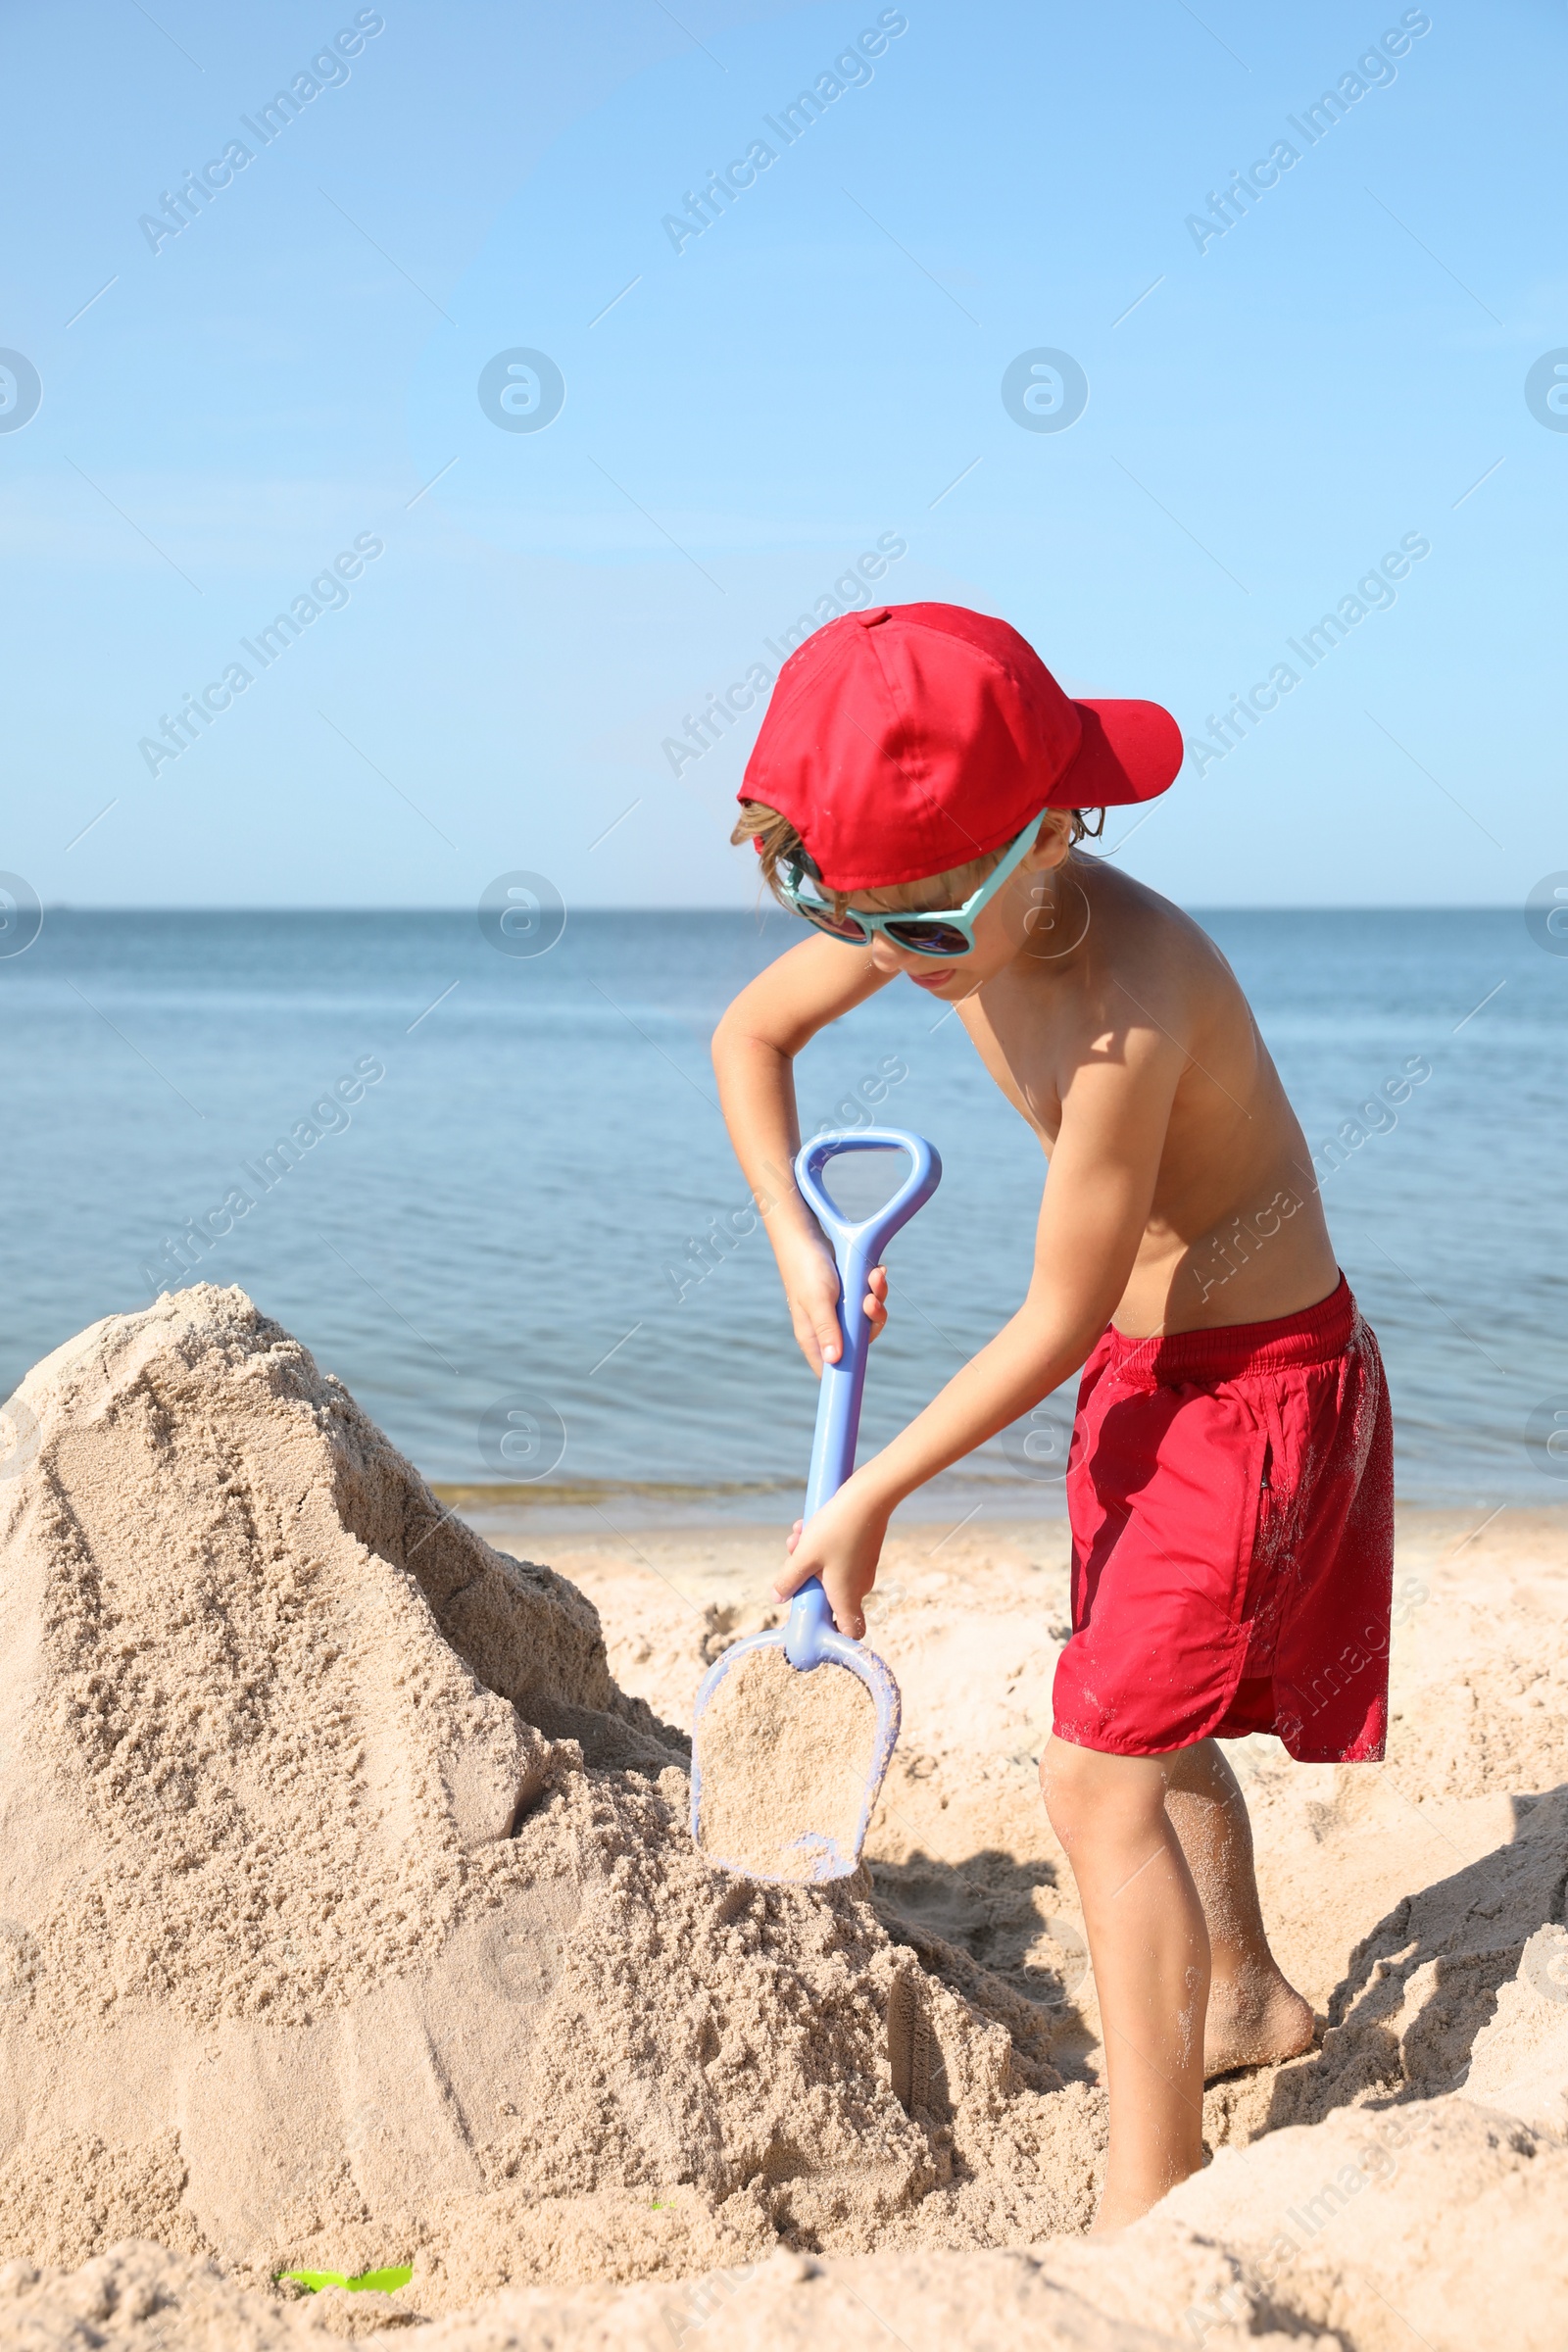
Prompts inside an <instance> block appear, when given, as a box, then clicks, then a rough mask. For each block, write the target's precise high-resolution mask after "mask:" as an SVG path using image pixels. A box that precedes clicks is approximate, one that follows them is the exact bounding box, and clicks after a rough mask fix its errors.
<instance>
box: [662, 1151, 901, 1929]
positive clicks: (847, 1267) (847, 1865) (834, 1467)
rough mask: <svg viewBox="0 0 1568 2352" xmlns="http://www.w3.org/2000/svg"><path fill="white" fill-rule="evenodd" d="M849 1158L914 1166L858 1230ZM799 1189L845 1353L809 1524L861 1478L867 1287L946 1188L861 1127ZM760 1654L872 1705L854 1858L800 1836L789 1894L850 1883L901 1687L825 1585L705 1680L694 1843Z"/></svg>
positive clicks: (799, 1173)
mask: <svg viewBox="0 0 1568 2352" xmlns="http://www.w3.org/2000/svg"><path fill="white" fill-rule="evenodd" d="M840 1152H907V1154H908V1156H909V1159H910V1162H911V1165H910V1168H909V1172H908V1174H907V1177H906V1178H905V1180H904V1182H903V1184H902V1185H901V1186H900V1187H899V1190H898V1191H897V1192H896V1193H895V1194H894V1196H893V1198H892V1200H891V1201H885V1202H884V1203H883V1205H882V1207H881V1208H879V1209H877V1210H876V1211H875V1212H874V1213H873V1214H872V1215H871V1216H869V1217H867V1218H866V1219H865V1220H864V1221H863V1223H861V1224H858V1225H857V1224H852V1223H851V1222H850V1220H849V1219H848V1218H847V1217H845V1216H844V1215H843V1214H842V1212H841V1211H840V1210H839V1208H838V1207H837V1206H836V1205H835V1203H834V1202H833V1201H831V1200H830V1199H829V1197H828V1195H827V1194H826V1192H825V1191H824V1190H823V1188H822V1170H823V1169H824V1168H825V1167H826V1165H827V1163H828V1161H829V1160H830V1159H834V1158H836V1157H837V1156H838V1154H839V1153H840ZM795 1181H796V1183H797V1184H798V1185H799V1186H800V1188H801V1193H802V1196H803V1198H804V1199H805V1200H806V1201H807V1202H808V1203H809V1206H810V1208H811V1210H812V1211H813V1213H814V1215H815V1217H816V1221H817V1223H818V1224H819V1225H820V1226H821V1228H822V1231H823V1232H824V1234H826V1236H827V1238H828V1240H829V1241H830V1242H831V1243H832V1245H833V1255H834V1257H835V1259H836V1260H837V1263H838V1269H839V1330H840V1333H841V1335H842V1338H843V1343H844V1344H843V1351H842V1353H841V1354H840V1357H839V1360H838V1362H837V1363H836V1364H826V1365H824V1366H823V1370H822V1381H821V1387H820V1389H819V1392H818V1395H817V1404H816V1434H815V1437H814V1438H813V1439H812V1441H811V1468H810V1474H809V1478H808V1480H807V1486H806V1510H805V1516H806V1517H807V1518H808V1519H809V1518H810V1516H811V1514H812V1512H813V1511H816V1510H819V1509H820V1508H821V1506H822V1504H823V1503H824V1502H827V1501H828V1500H829V1499H830V1498H831V1497H832V1496H833V1495H836V1494H837V1493H838V1491H839V1489H840V1487H842V1486H843V1484H844V1482H845V1480H846V1479H847V1478H848V1477H849V1475H850V1473H851V1471H852V1470H853V1469H854V1468H855V1446H856V1441H857V1439H858V1436H859V1430H860V1398H861V1397H862V1396H863V1394H864V1391H865V1359H866V1351H867V1349H868V1348H869V1347H870V1344H871V1326H870V1324H869V1322H868V1321H867V1320H866V1317H865V1315H864V1314H863V1313H862V1311H861V1307H862V1303H863V1301H864V1299H865V1292H866V1281H867V1278H868V1276H869V1274H870V1272H871V1269H872V1267H873V1266H876V1265H879V1264H880V1263H881V1259H882V1252H883V1250H885V1249H886V1248H887V1245H888V1243H889V1242H890V1241H891V1240H892V1239H893V1236H894V1235H895V1234H896V1233H897V1232H898V1231H899V1229H900V1227H901V1226H903V1225H907V1223H908V1221H909V1219H910V1218H911V1217H912V1216H913V1215H914V1212H915V1210H916V1209H917V1208H920V1207H921V1206H922V1205H923V1204H924V1203H925V1202H926V1201H929V1200H930V1198H931V1195H932V1194H933V1193H934V1192H935V1191H936V1189H937V1186H938V1185H939V1184H940V1183H941V1181H942V1162H941V1160H940V1159H939V1158H938V1156H937V1153H936V1150H935V1148H934V1147H933V1146H932V1145H930V1144H928V1143H926V1142H925V1140H924V1138H923V1137H921V1136H918V1135H906V1134H904V1133H903V1132H902V1131H901V1130H900V1129H898V1128H896V1127H862V1128H860V1129H859V1130H858V1133H856V1134H854V1135H819V1136H817V1137H816V1138H815V1139H814V1141H813V1142H811V1143H809V1144H808V1145H806V1146H805V1147H804V1149H803V1150H802V1151H801V1152H799V1153H798V1155H797V1157H796V1161H795ZM763 1648H775V1649H777V1648H782V1650H783V1652H784V1655H785V1656H786V1657H787V1658H788V1660H789V1662H790V1664H791V1665H792V1666H794V1667H797V1668H798V1669H799V1670H800V1672H801V1673H803V1674H809V1673H810V1672H811V1671H812V1670H813V1669H814V1668H816V1667H818V1666H820V1665H821V1664H822V1663H823V1661H824V1660H825V1659H831V1660H832V1661H833V1662H834V1663H835V1664H837V1665H839V1666H847V1667H848V1668H849V1670H850V1672H851V1673H852V1674H858V1676H859V1678H860V1680H861V1682H862V1683H864V1685H865V1687H866V1689H867V1690H868V1691H870V1693H871V1696H872V1698H873V1700H874V1701H875V1704H876V1744H875V1746H874V1748H873V1750H872V1756H871V1768H870V1771H869V1773H868V1774H867V1776H866V1783H865V1789H864V1793H863V1795H862V1797H861V1801H860V1810H859V1814H858V1818H857V1821H856V1825H855V1836H854V1838H853V1840H852V1841H851V1843H850V1845H849V1847H848V1849H847V1850H846V1848H845V1847H844V1846H843V1845H841V1843H840V1842H839V1840H838V1839H837V1838H834V1837H833V1836H832V1835H831V1834H830V1833H828V1832H826V1831H817V1830H807V1831H803V1833H802V1835H801V1836H800V1837H799V1838H797V1839H796V1840H795V1844H794V1846H793V1847H792V1849H791V1850H792V1851H797V1852H801V1853H802V1854H803V1857H805V1858H809V1867H808V1868H807V1869H806V1870H805V1871H804V1872H803V1873H802V1874H800V1876H792V1877H791V1880H790V1883H791V1884H793V1885H799V1884H800V1883H801V1881H802V1879H803V1878H804V1879H805V1880H806V1881H808V1882H821V1881H823V1880H827V1879H847V1878H848V1877H849V1876H850V1875H851V1873H852V1872H853V1871H854V1870H855V1868H856V1866H857V1864H858V1861H859V1858H860V1847H861V1845H862V1844H863V1843H864V1840H865V1833H866V1830H867V1828H868V1827H869V1825H870V1820H871V1813H872V1808H873V1807H874V1806H875V1804H876V1800H877V1796H878V1794H879V1793H880V1790H881V1788H882V1782H883V1779H884V1777H885V1775H886V1773H887V1768H888V1764H889V1762H890V1760H891V1758H892V1755H893V1748H894V1743H895V1741H896V1740H897V1739H898V1736H899V1715H900V1705H899V1686H898V1684H897V1683H896V1682H895V1681H894V1679H893V1676H892V1673H891V1672H890V1670H889V1668H888V1667H887V1665H886V1664H885V1663H884V1662H883V1660H882V1659H881V1658H879V1657H878V1656H877V1655H876V1652H875V1651H874V1650H870V1649H866V1648H865V1647H864V1646H863V1644H862V1643H860V1642H852V1641H850V1640H848V1639H847V1638H846V1636H845V1635H843V1634H841V1633H839V1632H838V1631H837V1630H836V1629H835V1627H834V1624H833V1612H832V1610H831V1609H830V1608H829V1606H828V1598H827V1594H826V1593H824V1592H823V1590H822V1583H821V1579H820V1578H819V1577H815V1576H813V1577H810V1578H809V1579H808V1580H807V1582H806V1583H805V1584H804V1585H803V1586H802V1587H801V1589H800V1591H799V1592H798V1593H796V1595H795V1597H794V1599H793V1600H792V1602H791V1603H790V1613H789V1618H788V1621H787V1623H786V1624H785V1625H784V1627H783V1629H782V1630H781V1631H779V1630H775V1631H774V1632H772V1633H766V1634H753V1635H751V1636H750V1637H749V1638H748V1639H747V1640H746V1641H744V1642H735V1643H734V1644H733V1646H732V1647H730V1648H729V1649H726V1650H725V1651H724V1653H723V1655H722V1656H721V1657H720V1658H719V1659H718V1660H717V1661H716V1663H715V1664H714V1665H713V1666H712V1667H711V1669H710V1671H709V1673H708V1674H707V1675H706V1676H705V1677H704V1680H703V1686H702V1689H701V1690H700V1691H698V1693H697V1709H696V1715H695V1719H694V1723H693V1732H692V1837H693V1838H695V1839H696V1841H697V1843H698V1844H699V1845H701V1843H702V1837H701V1823H702V1809H703V1715H704V1712H705V1710H706V1709H707V1707H708V1706H709V1704H710V1702H711V1699H712V1697H713V1693H714V1692H715V1691H717V1690H718V1688H719V1686H720V1684H721V1683H722V1682H723V1680H724V1678H725V1676H726V1675H728V1674H730V1673H732V1672H733V1670H734V1669H735V1667H736V1666H738V1665H739V1664H740V1663H741V1661H742V1660H743V1659H744V1658H746V1657H748V1656H749V1655H750V1654H751V1653H752V1651H754V1650H758V1649H763ZM708 1859H709V1860H710V1861H711V1862H713V1863H716V1864H717V1865H718V1866H719V1867H720V1868H721V1869H724V1870H734V1871H738V1872H740V1873H741V1874H742V1875H743V1876H745V1877H747V1878H772V1879H782V1877H783V1874H782V1873H778V1872H762V1871H757V1870H753V1869H752V1868H750V1867H749V1866H748V1865H747V1864H746V1863H743V1862H735V1861H730V1860H729V1859H727V1858H726V1857H725V1856H724V1855H722V1854H710V1855H709V1857H708Z"/></svg>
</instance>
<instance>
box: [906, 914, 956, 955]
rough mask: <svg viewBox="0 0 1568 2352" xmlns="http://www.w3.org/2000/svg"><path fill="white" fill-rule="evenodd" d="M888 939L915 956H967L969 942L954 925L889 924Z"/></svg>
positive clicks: (916, 922) (913, 922) (915, 921)
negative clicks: (895, 941)
mask: <svg viewBox="0 0 1568 2352" xmlns="http://www.w3.org/2000/svg"><path fill="white" fill-rule="evenodd" d="M887 929H888V937H889V938H890V939H893V940H897V942H898V944H899V946H900V947H901V948H907V949H908V950H909V951H910V953H911V954H912V955H915V956H967V955H968V953H969V942H968V941H967V940H966V939H965V938H964V936H963V933H962V932H961V931H959V930H957V929H956V928H955V926H954V925H953V924H952V923H926V922H920V921H918V920H913V921H909V922H903V923H889V925H888V927H887Z"/></svg>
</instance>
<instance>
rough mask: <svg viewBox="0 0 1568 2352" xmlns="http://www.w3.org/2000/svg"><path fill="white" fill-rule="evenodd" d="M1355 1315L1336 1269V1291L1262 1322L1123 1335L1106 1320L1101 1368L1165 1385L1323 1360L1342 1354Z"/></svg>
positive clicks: (1133, 1380) (1144, 1383)
mask: <svg viewBox="0 0 1568 2352" xmlns="http://www.w3.org/2000/svg"><path fill="white" fill-rule="evenodd" d="M1358 1320H1359V1312H1358V1309H1357V1307H1356V1303H1355V1299H1354V1298H1353V1297H1352V1296H1351V1292H1350V1286H1349V1284H1348V1282H1347V1281H1346V1279H1345V1276H1344V1275H1343V1274H1341V1276H1340V1284H1339V1288H1338V1290H1335V1291H1331V1292H1330V1293H1329V1295H1328V1297H1327V1298H1326V1299H1319V1300H1318V1302H1317V1304H1316V1305H1315V1306H1303V1307H1302V1308H1300V1310H1299V1312H1298V1313H1296V1314H1294V1315H1276V1316H1275V1317H1274V1318H1273V1320H1272V1321H1271V1322H1267V1323H1225V1324H1221V1325H1219V1326H1218V1327H1217V1328H1216V1329H1214V1330H1211V1331H1177V1332H1172V1333H1169V1334H1167V1335H1164V1336H1161V1335H1160V1334H1157V1333H1156V1334H1155V1336H1154V1337H1153V1338H1152V1339H1147V1340H1135V1339H1129V1338H1128V1337H1127V1335H1126V1334H1125V1333H1123V1332H1119V1331H1117V1330H1116V1328H1115V1326H1114V1325H1111V1326H1110V1328H1109V1329H1108V1330H1107V1331H1106V1333H1105V1340H1104V1345H1105V1346H1106V1348H1108V1351H1109V1352H1108V1358H1107V1369H1108V1370H1109V1371H1110V1372H1112V1373H1114V1374H1115V1376H1116V1378H1117V1379H1118V1380H1121V1381H1124V1382H1126V1383H1127V1384H1128V1385H1129V1386H1131V1387H1134V1388H1170V1387H1174V1386H1176V1385H1177V1384H1178V1383H1180V1382H1182V1381H1184V1380H1240V1379H1242V1378H1243V1377H1244V1376H1245V1375H1247V1374H1249V1373H1250V1374H1266V1373H1270V1372H1287V1371H1291V1370H1293V1369H1296V1368H1298V1367H1299V1366H1301V1365H1304V1364H1328V1363H1333V1362H1334V1361H1335V1359H1336V1358H1337V1357H1339V1356H1341V1355H1343V1354H1344V1353H1345V1350H1346V1348H1348V1346H1349V1344H1350V1335H1351V1333H1352V1332H1353V1331H1354V1329H1355V1326H1356V1324H1357V1322H1358Z"/></svg>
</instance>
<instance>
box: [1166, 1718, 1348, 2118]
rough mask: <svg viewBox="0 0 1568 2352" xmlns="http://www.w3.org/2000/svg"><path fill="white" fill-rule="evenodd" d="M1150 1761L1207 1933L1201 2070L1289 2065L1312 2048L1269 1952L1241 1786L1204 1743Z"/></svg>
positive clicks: (1307, 2017)
mask: <svg viewBox="0 0 1568 2352" xmlns="http://www.w3.org/2000/svg"><path fill="white" fill-rule="evenodd" d="M1159 1760H1160V1762H1161V1763H1162V1764H1163V1765H1164V1768H1165V1772H1166V1776H1167V1794H1166V1798H1165V1810H1166V1812H1167V1813H1168V1814H1169V1816H1170V1820H1171V1825H1172V1827H1173V1828H1174V1830H1175V1832H1176V1835H1177V1837H1178V1838H1180V1839H1181V1843H1182V1851H1183V1853H1184V1854H1185V1855H1186V1857H1187V1867H1188V1869H1189V1870H1190V1871H1191V1872H1192V1875H1193V1881H1194V1884H1195V1886H1196V1887H1197V1888H1198V1894H1199V1899H1200V1901H1201V1903H1202V1906H1203V1916H1204V1919H1205V1920H1206V1922H1207V1925H1208V1945H1209V1967H1210V1975H1209V1987H1208V2018H1207V2023H1206V2025H1205V2026H1204V2029H1203V2072H1204V2074H1205V2075H1222V2074H1224V2073H1225V2072H1226V2070H1227V2068H1229V2067H1233V2066H1262V2065H1265V2064H1268V2063H1270V2062H1277V2061H1279V2060H1280V2059H1283V2058H1296V2057H1299V2055H1300V2053H1301V2052H1302V2051H1303V2050H1305V2049H1309V2048H1310V2047H1311V2043H1312V2034H1313V2030H1314V2029H1313V2020H1312V2011H1311V2008H1310V2006H1309V2004H1308V2003H1307V2002H1305V2001H1304V2000H1302V1998H1301V1996H1300V1994H1299V1992H1297V1991H1296V1990H1295V1989H1294V1988H1293V1987H1292V1985H1290V1984H1289V1983H1288V1982H1287V1980H1286V1978H1285V1976H1284V1974H1283V1972H1282V1970H1281V1969H1280V1966H1279V1963H1278V1961H1277V1960H1276V1959H1275V1957H1274V1955H1273V1953H1272V1952H1271V1951H1270V1950H1269V1948H1268V1937H1267V1936H1266V1935H1265V1933H1264V1930H1263V1914H1262V1910H1261V1908H1260V1906H1259V1903H1258V1899H1257V1881H1256V1879H1255V1878H1254V1877H1253V1875H1252V1825H1251V1822H1250V1820H1249V1818H1248V1812H1247V1799H1246V1798H1245V1797H1244V1796H1243V1794H1242V1790H1241V1785H1240V1783H1239V1782H1238V1781H1237V1778H1236V1775H1235V1774H1234V1773H1233V1772H1232V1770H1231V1768H1230V1766H1229V1765H1228V1764H1227V1763H1226V1761H1225V1758H1224V1755H1223V1753H1222V1752H1221V1750H1220V1747H1219V1744H1218V1742H1217V1741H1216V1740H1199V1741H1198V1743H1197V1745H1196V1746H1195V1747H1184V1748H1179V1749H1177V1751H1176V1752H1175V1753H1174V1754H1173V1755H1168V1756H1164V1757H1162V1758H1160V1759H1159Z"/></svg>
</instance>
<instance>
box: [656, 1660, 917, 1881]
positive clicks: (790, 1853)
mask: <svg viewBox="0 0 1568 2352" xmlns="http://www.w3.org/2000/svg"><path fill="white" fill-rule="evenodd" d="M697 1737H698V1760H699V1762H700V1764H701V1766H702V1783H701V1788H702V1797H701V1807H700V1819H699V1825H698V1842H699V1843H700V1845H701V1846H702V1849H703V1851H704V1853H705V1854H707V1855H708V1856H709V1857H710V1858H711V1860H712V1861H714V1862H720V1863H723V1864H725V1865H726V1866H727V1867H728V1868H730V1869H732V1870H737V1871H746V1872H749V1873H750V1874H752V1875H753V1876H754V1877H757V1878H762V1879H783V1880H790V1881H793V1882H795V1883H796V1884H797V1885H804V1884H805V1883H806V1882H807V1881H808V1880H811V1879H816V1878H819V1877H821V1876H823V1875H825V1874H824V1871H823V1867H822V1866H823V1864H824V1862H826V1863H828V1864H830V1865H831V1864H833V1863H835V1862H838V1861H840V1860H843V1859H847V1858H848V1857H850V1856H852V1855H853V1854H854V1852H855V1847H856V1832H857V1830H858V1827H859V1820H860V1814H861V1812H862V1810H863V1809H864V1805H865V1792H866V1782H867V1779H868V1777H869V1775H870V1771H871V1765H872V1758H873V1756H874V1753H875V1750H876V1704H875V1701H874V1700H873V1698H872V1696H871V1693H870V1691H869V1690H868V1689H867V1687H866V1685H865V1684H864V1683H863V1682H861V1680H860V1678H859V1676H858V1675H857V1674H855V1673H853V1672H852V1671H851V1670H850V1668H849V1667H847V1666H840V1665H838V1664H836V1663H835V1662H834V1660H833V1659H831V1658H824V1659H823V1660H822V1661H821V1663H820V1664H819V1665H816V1666H813V1667H811V1668H810V1669H809V1671H808V1672H804V1673H803V1672H800V1671H798V1670H797V1669H796V1668H795V1667H793V1666H792V1665H791V1664H790V1662H789V1660H788V1658H787V1657H786V1656H785V1655H784V1651H783V1649H782V1648H775V1647H773V1646H772V1645H771V1644H770V1643H769V1644H764V1645H763V1646H762V1647H761V1648H760V1649H754V1650H748V1651H747V1653H746V1654H745V1656H744V1657H742V1658H739V1659H737V1660H736V1662H735V1664H734V1665H733V1666H732V1667H731V1668H730V1669H729V1671H728V1672H727V1673H726V1674H725V1675H724V1677H723V1679H722V1680H721V1682H720V1683H719V1685H718V1688H717V1689H716V1690H715V1691H714V1692H713V1694H712V1696H711V1698H710V1700H709V1702H708V1705H707V1707H706V1708H705V1709H704V1711H703V1716H702V1720H701V1723H700V1725H699V1728H698V1735H697Z"/></svg>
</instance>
